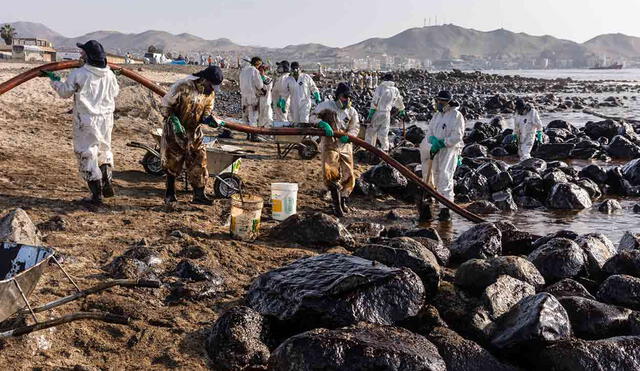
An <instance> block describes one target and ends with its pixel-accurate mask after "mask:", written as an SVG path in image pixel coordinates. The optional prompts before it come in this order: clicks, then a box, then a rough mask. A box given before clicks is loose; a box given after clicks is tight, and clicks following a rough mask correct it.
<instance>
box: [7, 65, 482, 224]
mask: <svg viewBox="0 0 640 371" xmlns="http://www.w3.org/2000/svg"><path fill="white" fill-rule="evenodd" d="M80 66H82V62H81V61H63V62H54V63H48V64H44V65H42V66H38V67H36V68H33V69H31V70H29V71H26V72H24V73H21V74H20V75H18V76H15V77H14V78H12V79H10V80H8V81H5V82H3V83H1V84H0V95H2V94H4V93H6V92H8V91H9V90H11V89H13V88H15V87H17V86H19V85H21V84H23V83H25V82H27V81H29V80H31V79H33V78H36V77H40V76H41V75H42V72H43V71H49V72H54V71H60V70H66V69H71V68H78V67H80ZM109 66H110V67H111V69H112V70H114V72H117V73H119V74H121V75H123V76H126V77H128V78H130V79H131V80H133V81H136V82H138V83H140V84H141V85H143V86H144V87H146V88H148V89H149V90H151V91H153V92H154V93H156V94H158V95H160V96H164V95H165V94H166V92H165V90H164V89H162V87H160V86H159V85H157V84H155V83H153V82H152V81H150V80H148V79H146V78H145V77H143V76H141V75H140V74H138V73H136V72H134V71H131V70H129V69H126V68H123V67H120V66H118V65H114V64H109ZM224 126H225V127H226V128H228V129H230V130H236V131H240V132H243V133H247V134H257V135H311V136H324V135H325V132H324V131H323V130H322V129H302V128H258V127H250V126H246V125H243V124H242V123H240V122H232V121H225V123H224ZM343 136H347V137H348V138H349V140H350V141H351V142H352V143H353V144H355V145H358V146H360V147H362V148H364V149H365V150H367V151H369V152H371V153H373V154H374V155H375V156H377V157H378V158H380V159H381V160H382V161H384V162H386V163H387V164H389V165H390V166H392V167H394V168H395V169H397V170H398V171H399V172H400V173H401V174H402V175H404V176H405V177H406V178H407V179H409V180H411V181H413V182H415V183H416V184H418V185H419V186H420V187H421V188H423V189H424V190H425V191H427V192H428V193H429V194H430V195H432V196H433V197H434V198H435V199H436V200H437V201H438V202H440V203H441V204H443V205H444V206H446V207H447V208H449V209H451V210H453V211H454V212H455V213H457V214H458V215H460V216H462V217H464V218H466V219H468V220H470V221H472V222H474V223H482V222H485V220H484V219H482V218H480V217H479V216H477V215H475V214H473V213H471V212H469V211H467V210H465V209H463V208H461V207H459V206H458V205H456V204H455V203H454V202H452V201H450V200H448V199H447V198H445V197H444V196H443V195H441V194H440V193H438V192H436V191H435V190H434V189H433V188H431V187H430V186H429V185H428V184H426V183H425V182H424V181H422V179H420V177H418V176H417V175H416V174H414V173H413V171H411V170H409V169H408V168H406V167H405V166H403V165H402V164H401V163H400V162H398V161H396V160H395V159H393V158H392V157H391V156H389V155H387V154H386V153H385V152H383V151H381V150H379V149H378V148H376V147H374V146H372V145H370V144H369V143H367V142H365V141H363V140H361V139H359V138H358V137H355V136H353V135H349V134H348V133H343V132H340V131H335V132H334V137H337V138H340V137H343Z"/></svg>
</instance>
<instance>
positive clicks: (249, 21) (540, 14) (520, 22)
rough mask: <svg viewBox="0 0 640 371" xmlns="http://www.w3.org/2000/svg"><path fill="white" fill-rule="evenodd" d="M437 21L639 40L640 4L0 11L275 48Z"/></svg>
mask: <svg viewBox="0 0 640 371" xmlns="http://www.w3.org/2000/svg"><path fill="white" fill-rule="evenodd" d="M6 1H9V0H6ZM436 16H437V17H438V23H439V24H441V23H442V22H446V23H453V24H456V25H459V26H463V27H469V28H474V29H477V30H481V31H490V30H494V29H496V28H500V27H503V28H506V29H508V30H511V31H516V32H526V33H529V34H533V35H544V34H548V35H552V36H556V37H560V38H564V39H569V40H573V41H577V42H584V41H586V40H588V39H590V38H592V37H594V36H596V35H599V34H603V33H616V32H621V33H625V34H629V35H633V36H640V22H638V20H637V18H638V17H639V16H640V0H606V1H605V0H384V1H383V0H366V1H365V0H316V1H306V0H104V1H97V0H58V1H51V0H19V1H11V2H10V5H9V4H5V5H4V6H2V10H1V11H0V21H15V20H22V21H33V22H41V23H44V24H45V25H47V26H49V27H50V28H52V29H53V30H55V31H58V32H60V33H62V34H63V35H65V36H80V35H83V34H85V33H88V32H91V31H97V30H116V31H120V32H125V33H137V32H142V31H146V30H149V29H154V30H163V31H168V32H171V33H182V32H188V33H192V34H194V35H197V36H200V37H203V38H206V39H215V38H220V37H227V38H229V39H231V40H233V41H234V42H236V43H240V44H250V45H261V46H270V47H283V46H286V45H289V44H301V43H308V42H316V43H322V44H325V45H329V46H346V45H350V44H353V43H356V42H359V41H362V40H364V39H367V38H370V37H389V36H392V35H395V34H396V33H399V32H401V31H403V30H405V29H407V28H410V27H419V26H422V25H423V24H424V19H425V18H426V19H427V23H428V22H429V18H431V23H432V24H434V23H435V17H436Z"/></svg>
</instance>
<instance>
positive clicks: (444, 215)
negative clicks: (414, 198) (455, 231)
mask: <svg viewBox="0 0 640 371" xmlns="http://www.w3.org/2000/svg"><path fill="white" fill-rule="evenodd" d="M438 220H440V221H441V222H448V221H451V211H450V210H449V209H447V208H446V207H443V208H442V209H440V214H439V215H438Z"/></svg>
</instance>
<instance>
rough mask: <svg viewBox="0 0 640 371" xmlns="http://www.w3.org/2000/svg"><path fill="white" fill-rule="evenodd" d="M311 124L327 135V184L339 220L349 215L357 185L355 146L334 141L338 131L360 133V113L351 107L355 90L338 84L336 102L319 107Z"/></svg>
mask: <svg viewBox="0 0 640 371" xmlns="http://www.w3.org/2000/svg"><path fill="white" fill-rule="evenodd" d="M311 122H312V123H317V124H318V126H319V127H320V128H321V129H323V130H324V131H325V135H326V136H325V137H323V138H322V141H321V143H320V151H321V156H322V174H323V178H324V183H325V185H326V186H327V188H328V189H329V191H330V192H331V198H332V201H333V211H334V214H335V215H336V216H337V217H342V216H344V214H345V213H347V212H349V209H348V207H347V200H348V198H349V196H350V195H351V192H352V191H353V187H354V186H355V184H356V175H355V171H354V168H353V146H352V144H351V143H349V137H348V136H346V135H344V136H342V137H340V138H334V137H333V133H334V131H341V132H344V133H347V134H349V135H353V136H355V135H357V134H358V130H360V123H359V117H358V112H357V111H356V109H355V108H353V107H352V106H351V88H350V87H349V85H347V84H346V83H344V82H341V83H339V84H338V87H337V88H336V91H335V96H334V99H333V100H326V101H324V102H322V103H320V104H319V105H318V106H316V109H315V110H314V113H313V115H312V116H311Z"/></svg>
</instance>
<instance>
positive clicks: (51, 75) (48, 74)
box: [40, 71, 60, 81]
mask: <svg viewBox="0 0 640 371" xmlns="http://www.w3.org/2000/svg"><path fill="white" fill-rule="evenodd" d="M40 73H41V74H42V76H43V77H48V78H49V79H50V80H51V81H60V76H58V75H56V74H55V73H53V72H51V71H40Z"/></svg>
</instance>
